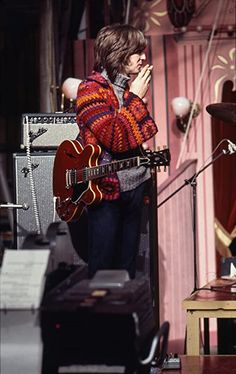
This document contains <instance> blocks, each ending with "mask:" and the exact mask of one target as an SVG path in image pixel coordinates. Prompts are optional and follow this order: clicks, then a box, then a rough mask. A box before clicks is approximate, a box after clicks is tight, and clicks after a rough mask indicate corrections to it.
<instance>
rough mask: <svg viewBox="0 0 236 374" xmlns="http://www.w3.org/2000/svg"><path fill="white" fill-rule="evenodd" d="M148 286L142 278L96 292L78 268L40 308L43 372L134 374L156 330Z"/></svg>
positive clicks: (50, 293) (99, 289)
mask: <svg viewBox="0 0 236 374" xmlns="http://www.w3.org/2000/svg"><path fill="white" fill-rule="evenodd" d="M79 278H80V280H79ZM149 282H150V281H149V279H148V278H147V277H141V278H140V279H137V280H128V281H126V282H125V283H124V286H123V287H112V288H109V287H103V288H98V289H96V288H94V287H91V284H90V280H89V279H87V278H86V279H82V280H81V270H80V269H79V270H77V271H76V272H74V273H73V274H72V275H71V276H70V277H69V278H67V279H66V280H65V281H63V282H62V283H61V284H60V285H59V286H57V287H56V288H54V289H52V290H51V291H50V292H48V293H47V294H46V295H45V297H44V300H43V302H42V307H41V331H42V341H43V370H42V374H48V373H50V374H54V373H55V374H56V373H57V370H58V368H59V367H60V366H69V365H108V366H109V365H111V366H113V365H122V366H125V367H126V370H128V371H127V372H129V373H132V372H133V369H134V368H135V367H137V366H138V362H139V360H138V359H139V357H140V358H141V356H143V355H146V350H147V351H148V350H149V349H150V345H151V341H152V339H153V336H154V334H155V331H156V329H155V321H154V315H153V307H152V301H151V300H152V299H151V291H150V284H149ZM127 368H128V369H127Z"/></svg>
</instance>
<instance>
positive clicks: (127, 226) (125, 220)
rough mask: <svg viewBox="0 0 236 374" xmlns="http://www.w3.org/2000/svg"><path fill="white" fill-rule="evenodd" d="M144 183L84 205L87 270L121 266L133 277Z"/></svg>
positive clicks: (90, 271)
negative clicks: (96, 202) (85, 212)
mask: <svg viewBox="0 0 236 374" xmlns="http://www.w3.org/2000/svg"><path fill="white" fill-rule="evenodd" d="M145 185H146V183H142V184H141V185H140V186H138V187H137V188H135V189H134V190H131V191H127V192H122V193H121V196H120V198H119V199H118V200H112V201H108V200H103V201H102V202H101V203H100V204H98V205H96V206H94V205H93V206H91V207H88V241H89V244H88V257H89V260H88V271H89V277H90V278H91V277H93V275H94V274H95V273H96V271H97V270H105V269H107V270H108V269H123V270H127V271H128V273H129V276H130V278H131V279H132V278H134V277H135V270H136V256H137V253H138V250H139V240H140V225H141V216H142V207H143V195H144V189H145Z"/></svg>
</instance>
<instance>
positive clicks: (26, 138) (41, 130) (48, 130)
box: [21, 112, 79, 149]
mask: <svg viewBox="0 0 236 374" xmlns="http://www.w3.org/2000/svg"><path fill="white" fill-rule="evenodd" d="M78 133H79V128H78V125H77V123H76V114H75V113H62V112H58V113H24V114H22V131H21V148H22V149H24V148H25V147H26V146H27V144H28V142H29V144H30V146H31V147H32V148H38V149H40V148H41V149H42V148H43V149H55V148H57V147H58V145H60V144H61V143H62V142H63V141H64V140H66V139H76V137H77V135H78Z"/></svg>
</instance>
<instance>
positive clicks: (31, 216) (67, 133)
mask: <svg viewBox="0 0 236 374" xmlns="http://www.w3.org/2000/svg"><path fill="white" fill-rule="evenodd" d="M78 133H79V128H78V125H77V123H76V114H75V113H62V112H58V113H25V114H22V122H21V149H22V150H23V152H20V153H16V154H14V155H13V170H14V183H15V185H14V191H15V202H17V203H19V204H26V205H27V206H28V207H29V208H28V209H27V210H22V209H17V210H16V211H15V225H14V226H15V230H14V231H15V232H14V244H15V246H16V248H18V249H19V248H21V247H22V244H23V242H24V240H25V239H26V237H27V235H29V233H32V232H37V231H38V227H37V220H39V222H40V223H41V229H42V231H43V232H42V234H45V233H46V231H47V228H48V226H49V225H50V224H51V223H52V222H55V221H56V222H57V221H60V219H59V217H58V216H57V214H56V213H55V209H54V199H53V190H52V178H53V164H54V157H55V153H56V149H57V147H58V146H59V145H60V143H61V142H63V141H64V140H66V139H76V137H77V136H78ZM29 158H30V162H29ZM30 168H31V175H32V179H33V186H32V181H31V180H30ZM34 200H36V201H37V205H38V212H35V209H34ZM37 214H38V217H37Z"/></svg>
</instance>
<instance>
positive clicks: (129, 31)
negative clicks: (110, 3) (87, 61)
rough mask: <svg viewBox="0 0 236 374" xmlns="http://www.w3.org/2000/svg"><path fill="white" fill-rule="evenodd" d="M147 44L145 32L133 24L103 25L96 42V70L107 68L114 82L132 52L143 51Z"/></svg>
mask: <svg viewBox="0 0 236 374" xmlns="http://www.w3.org/2000/svg"><path fill="white" fill-rule="evenodd" d="M146 46H147V41H146V39H145V37H144V35H143V33H142V32H141V31H140V30H138V29H136V28H135V27H133V26H131V25H121V24H114V25H109V26H105V27H103V28H102V29H101V30H100V31H99V32H98V34H97V37H96V40H95V44H94V70H95V71H98V72H101V71H102V70H103V69H106V71H107V74H108V77H109V79H110V80H111V81H112V82H113V81H114V79H115V77H116V75H117V74H118V73H120V72H122V71H123V70H124V67H125V65H126V64H127V63H128V59H129V57H130V56H131V55H132V54H135V53H142V52H143V51H144V49H145V48H146Z"/></svg>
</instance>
